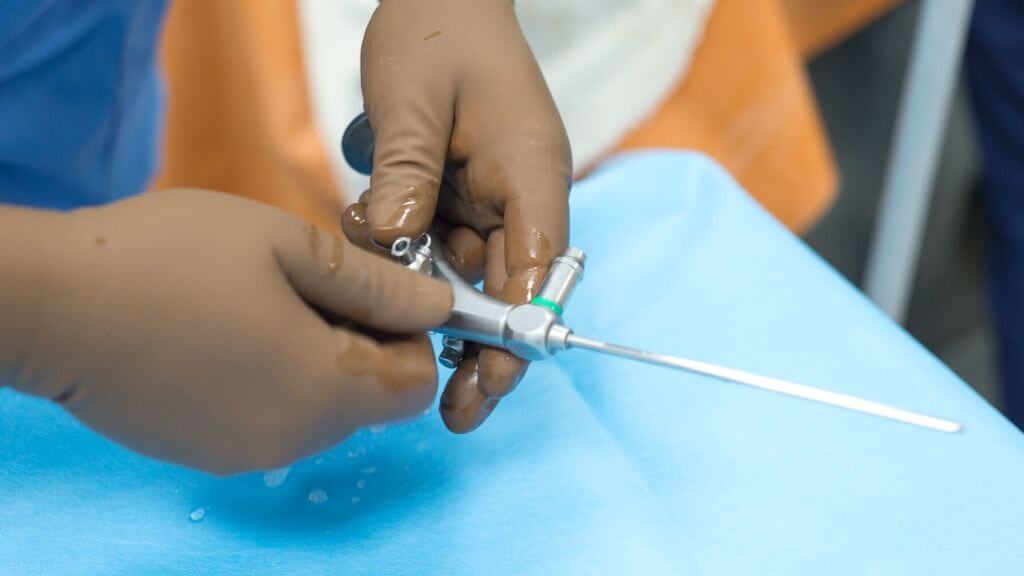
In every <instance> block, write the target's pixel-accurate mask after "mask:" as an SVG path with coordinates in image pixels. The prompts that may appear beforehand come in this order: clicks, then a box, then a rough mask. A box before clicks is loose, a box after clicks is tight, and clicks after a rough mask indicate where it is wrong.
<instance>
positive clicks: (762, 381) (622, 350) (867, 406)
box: [566, 334, 963, 432]
mask: <svg viewBox="0 0 1024 576" xmlns="http://www.w3.org/2000/svg"><path fill="white" fill-rule="evenodd" d="M566 343H567V344H568V346H569V348H580V349H583V350H592V351H594V352H601V353H603V354H611V355H613V356H620V357H623V358H629V359H631V360H637V361H639V362H645V363H647V364H655V365H657V366H665V367H668V368H675V369H676V370H683V371H686V372H694V373H697V374H703V375H706V376H712V377H715V378H721V379H723V380H727V381H729V382H735V383H737V384H744V385H747V386H753V387H754V388H760V389H762V390H768V391H770V392H777V393H779V394H786V395H788V396H795V397H797V398H803V399H805V400H811V401H814V402H820V403H822V404H829V405H831V406H837V407H839V408H845V409H847V410H854V411H856V412H863V413H865V414H872V415H874V416H881V417H882V418H888V419H890V420H898V421H900V422H906V423H907V424H913V425H915V426H923V427H925V428H931V429H932V430H938V431H940V432H959V431H960V430H962V429H963V425H962V424H959V423H957V422H952V421H950V420H944V419H942V418H936V417H934V416H927V415H925V414H920V413H917V412H911V411H909V410H904V409H902V408H896V407H895V406H889V405H888V404H882V403H880V402H873V401H871V400H865V399H863V398H858V397H856V396H850V395H848V394H841V393H839V392H832V391H830V390H823V389H821V388H815V387H813V386H807V385H804V384H797V383H796V382H789V381H787V380H780V379H778V378H769V377H767V376H758V375H757V374H751V373H749V372H743V371H742V370H735V369H733V368H726V367H724V366H717V365H715V364H708V363H706V362H699V361H697V360H689V359H686V358H679V357H676V356H669V355H666V354H657V353H654V352H648V351H646V350H638V349H636V348H630V347H628V346H620V345H618V344H610V343H608V342H601V341H599V340H591V339H589V338H583V337H582V336H577V335H576V334H569V335H568V337H567V338H566Z"/></svg>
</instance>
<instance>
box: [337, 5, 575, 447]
mask: <svg viewBox="0 0 1024 576" xmlns="http://www.w3.org/2000/svg"><path fill="white" fill-rule="evenodd" d="M362 83H363V99H364V101H365V105H366V113H367V115H368V116H369V119H370V123H371V125H372V127H373V129H374V133H375V136H376V148H375V151H374V157H373V175H372V177H371V185H370V191H369V194H364V196H363V198H362V199H361V202H360V203H357V204H355V205H353V206H350V207H349V209H348V211H347V213H346V215H345V217H344V220H343V222H342V227H343V229H344V231H345V234H346V235H347V236H348V237H349V238H350V239H351V240H352V241H353V242H356V243H360V244H361V245H363V246H369V245H370V240H371V239H372V240H373V241H374V242H376V243H377V244H378V245H381V246H390V245H391V243H392V242H393V241H394V240H395V239H396V238H398V237H400V236H409V237H413V238H415V237H417V236H419V235H420V234H422V233H423V232H425V231H426V230H427V228H428V227H429V226H430V225H431V222H432V221H435V223H437V224H439V225H441V229H442V238H441V240H442V241H444V242H445V244H446V246H447V249H448V255H449V258H450V261H451V263H452V264H453V265H454V266H455V267H456V268H457V269H459V270H460V271H461V272H462V273H463V274H464V275H465V276H466V277H467V278H468V279H470V280H472V281H476V280H479V278H480V276H481V275H483V276H484V289H485V291H486V292H487V293H488V294H491V295H493V296H495V297H498V298H500V299H502V300H504V301H506V302H512V303H522V302H527V301H529V300H531V299H532V298H533V296H534V295H535V293H536V292H537V290H538V289H539V288H540V285H541V283H542V281H543V279H544V276H545V274H546V273H547V271H548V268H549V266H550V264H551V261H552V259H553V258H554V257H556V256H558V255H560V254H561V253H562V252H563V251H564V250H565V248H566V244H567V242H568V234H569V208H568V196H569V186H570V182H571V178H572V158H571V154H570V151H569V141H568V138H567V137H566V133H565V128H564V127H563V125H562V120H561V118H560V117H559V114H558V110H557V109H556V107H555V103H554V101H553V100H552V98H551V94H550V92H549V91H548V88H547V85H546V84H545V82H544V78H543V76H542V75H541V71H540V68H539V67H538V66H537V63H536V61H535V60H534V58H533V54H532V53H531V52H530V48H529V46H528V45H527V43H526V41H525V39H524V38H523V35H522V32H521V31H520V30H519V26H518V24H517V22H516V18H515V13H514V11H513V5H512V2H511V1H510V0H384V1H383V2H381V4H380V6H379V7H378V8H377V11H376V12H375V13H374V15H373V18H372V20H371V21H370V24H369V27H368V28H367V30H366V37H365V39H364V41H363V52H362ZM526 366H527V362H526V361H524V360H521V359H519V358H517V357H515V356H513V355H511V354H509V353H508V352H506V351H504V350H498V349H493V348H483V349H482V350H475V351H472V352H471V353H470V354H469V356H468V357H467V359H466V360H465V361H463V362H462V364H460V365H459V367H458V369H457V370H456V371H455V373H454V374H453V376H452V378H451V380H449V382H448V385H447V388H446V389H445V391H444V394H443V396H442V398H441V414H442V416H443V417H444V421H445V423H446V424H447V426H448V427H449V428H450V429H451V430H453V431H455V432H466V431H469V430H472V429H474V428H475V427H477V426H478V425H479V424H480V423H481V422H483V420H484V419H485V418H487V416H488V415H489V414H490V413H491V410H493V409H494V406H495V405H496V404H497V401H498V399H499V398H501V397H502V396H505V395H506V394H508V393H509V392H510V391H511V390H512V389H513V388H515V386H516V384H517V383H518V382H519V380H520V379H521V378H522V376H523V373H524V371H525V370H526Z"/></svg>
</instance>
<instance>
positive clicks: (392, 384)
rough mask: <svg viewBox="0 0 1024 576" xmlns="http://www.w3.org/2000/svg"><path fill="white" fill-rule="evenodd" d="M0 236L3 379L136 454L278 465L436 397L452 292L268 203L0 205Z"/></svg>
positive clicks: (220, 198)
mask: <svg viewBox="0 0 1024 576" xmlns="http://www.w3.org/2000/svg"><path fill="white" fill-rule="evenodd" d="M0 239H2V242H0V382H3V383H9V384H10V385H11V386H13V387H14V388H15V389H17V390H20V391H22V392H26V393H28V394H32V395H35V396H41V397H44V398H49V399H53V400H55V401H56V402H59V403H60V404H61V405H62V406H64V407H65V408H66V409H67V410H68V411H70V412H71V413H72V414H74V415H75V416H76V417H77V418H79V419H80V420H81V421H82V422H84V423H85V424H86V425H88V426H90V427H91V428H93V429H95V430H97V431H99V432H100V433H102V434H104V435H106V436H108V437H110V438H112V439H114V440H116V441H118V442H120V443H122V444H124V445H126V446H129V447H131V448H133V449H135V450H138V451H139V452H143V453H145V454H149V455H152V456H155V457H157V458H161V459H164V460H170V461H173V462H178V463H181V464H185V465H187V466H191V467H195V468H199V469H203V470H208V471H212V472H215V473H219V474H227V473H235V472H242V471H246V470H253V469H269V468H275V467H278V466H282V465H285V464H287V463H290V462H292V461H294V460H297V459H299V458H302V457H304V456H307V455H310V454H313V453H315V452H318V451H321V450H323V449H326V448H328V447H330V446H332V445H333V444H335V443H337V442H339V441H341V440H342V439H344V438H345V437H347V436H349V435H350V434H352V433H353V431H355V430H356V429H357V428H358V427H360V426H364V425H367V424H370V423H374V422H381V421H385V420H391V419H396V418H401V417H404V416H408V415H412V414H416V413H418V412H420V411H422V410H424V409H425V408H426V407H427V406H429V404H430V402H431V401H432V399H433V398H434V393H435V391H436V387H437V374H436V369H435V365H434V360H433V351H432V350H431V345H430V342H429V341H428V340H427V338H426V336H425V334H424V331H425V330H426V329H428V328H430V327H433V326H435V325H437V324H440V323H442V322H444V321H445V319H446V318H447V316H448V314H449V313H450V308H451V298H452V296H451V290H450V288H449V287H448V286H447V285H445V284H444V283H442V282H438V281H435V280H433V279H430V278H427V277H423V276H420V275H417V274H414V273H412V272H410V271H408V270H405V269H403V268H402V267H400V266H399V265H397V264H393V263H391V262H387V261H385V260H383V259H381V258H378V257H376V256H373V255H370V254H368V253H367V252H365V251H363V250H360V249H358V248H356V247H354V246H352V245H351V244H349V243H348V242H346V241H344V240H343V239H340V238H337V237H335V236H332V235H331V234H329V233H327V232H325V231H322V230H319V229H316V228H314V227H312V226H310V225H308V224H305V223H304V222H303V221H301V220H299V219H297V218H295V217H293V216H290V215H288V214H286V213H284V212H281V211H279V210H277V209H275V208H271V207H269V206H264V205H261V204H257V203H255V202H252V201H249V200H245V199H242V198H238V197H234V196H228V195H224V194H218V193H213V192H206V191H199V190H177V191H167V192H156V193H149V194H144V195H142V196H139V197H136V198H133V199H130V200H127V201H123V202H120V203H117V204H113V205H109V206H106V207H102V208H93V209H81V210H77V211H74V212H70V213H64V214H61V213H55V212H40V211H33V210H21V209H15V208H0Z"/></svg>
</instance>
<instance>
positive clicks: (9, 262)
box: [0, 206, 63, 386]
mask: <svg viewBox="0 0 1024 576" xmlns="http://www.w3.org/2000/svg"><path fill="white" fill-rule="evenodd" d="M61 217H63V215H62V214H60V213H56V212H44V211H40V210H30V209H24V208H15V207H10V206H0V386H6V385H8V384H10V383H11V382H12V380H13V379H14V377H15V376H16V375H17V373H18V370H19V366H20V364H21V362H22V360H23V358H24V357H25V354H26V352H27V350H28V347H29V345H30V343H31V342H32V341H33V340H34V339H35V338H37V337H38V335H37V334H35V325H36V320H37V318H38V315H39V313H40V310H41V309H42V302H43V300H44V299H45V298H46V297H47V292H48V291H49V290H50V288H49V286H48V281H47V278H48V276H49V275H50V274H49V269H50V267H51V266H52V265H53V262H52V259H53V254H52V252H53V248H54V246H52V245H51V244H52V243H53V240H54V239H53V235H52V233H50V232H49V230H51V229H52V227H53V226H54V224H55V220H57V219H59V218H61Z"/></svg>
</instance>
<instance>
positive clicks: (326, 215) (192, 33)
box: [155, 0, 344, 231]
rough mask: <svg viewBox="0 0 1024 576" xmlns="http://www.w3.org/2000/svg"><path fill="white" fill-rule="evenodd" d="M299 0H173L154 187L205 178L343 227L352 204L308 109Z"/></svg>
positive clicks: (212, 185) (210, 184) (203, 184)
mask: <svg viewBox="0 0 1024 576" xmlns="http://www.w3.org/2000/svg"><path fill="white" fill-rule="evenodd" d="M299 33H300V28H299V22H298V14H297V13H296V5H295V3H294V2H293V1H278V0H275V1H273V2H252V1H250V0H216V1H209V0H174V2H172V3H171V11H170V15H169V17H168V22H167V28H166V32H165V34H164V40H163V57H164V65H165V69H166V73H167V78H168V84H169V110H168V118H167V130H166V139H165V144H164V146H165V148H164V154H165V155H164V162H163V166H162V169H161V173H160V175H159V176H158V178H157V182H156V184H155V187H156V188H172V187H174V188H176V187H200V188H209V189H213V190H221V191H225V192H231V193H234V194H240V195H243V196H248V197H250V198H254V199H256V200H260V201H263V202H267V203H270V204H274V205H276V206H279V207H281V208H284V209H285V210H288V211H290V212H292V213H294V214H297V215H299V216H301V217H303V218H306V219H307V220H309V221H310V222H313V223H314V224H316V225H318V226H321V227H324V228H327V229H330V230H339V231H340V228H339V219H340V215H341V211H342V208H343V204H344V199H343V197H342V194H341V191H340V189H339V187H338V185H337V184H336V183H335V181H334V177H333V174H332V173H331V169H330V166H329V164H328V160H327V156H326V152H325V151H324V148H323V146H322V145H321V142H320V140H319V137H318V135H317V132H316V128H315V125H314V122H313V118H312V113H311V110H310V104H309V102H310V100H309V95H308V93H307V88H306V86H307V82H306V76H305V71H304V69H303V59H302V50H301V43H300V37H299Z"/></svg>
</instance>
